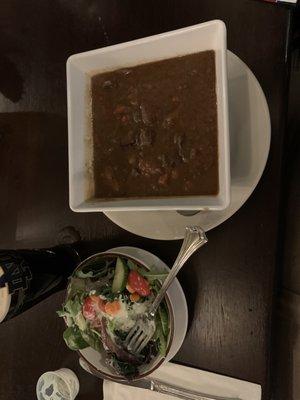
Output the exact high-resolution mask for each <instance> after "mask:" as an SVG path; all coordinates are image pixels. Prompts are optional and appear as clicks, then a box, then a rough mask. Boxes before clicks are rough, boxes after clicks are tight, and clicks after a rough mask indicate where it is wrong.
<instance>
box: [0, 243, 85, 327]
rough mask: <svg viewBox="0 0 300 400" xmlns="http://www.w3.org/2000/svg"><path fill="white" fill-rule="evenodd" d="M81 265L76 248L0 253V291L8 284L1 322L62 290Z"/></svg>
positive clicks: (71, 246)
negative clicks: (7, 298)
mask: <svg viewBox="0 0 300 400" xmlns="http://www.w3.org/2000/svg"><path fill="white" fill-rule="evenodd" d="M79 262H80V257H79V255H78V252H77V250H76V246H73V245H63V246H57V247H53V248H51V249H41V250H0V267H1V268H2V269H3V270H4V275H2V276H1V277H0V287H3V286H4V285H6V284H8V288H9V294H10V296H11V302H10V307H9V310H8V313H7V314H6V317H5V319H4V321H7V320H9V319H10V318H12V317H14V316H16V315H18V314H20V313H22V312H23V311H25V310H27V309H28V308H30V307H32V306H34V305H35V304H37V303H39V302H40V301H42V300H44V299H45V298H46V297H48V296H49V295H51V294H53V293H55V292H57V291H59V290H62V289H64V288H65V287H66V285H67V280H68V277H69V276H70V275H71V274H72V272H73V271H74V269H75V268H76V266H77V265H78V264H79Z"/></svg>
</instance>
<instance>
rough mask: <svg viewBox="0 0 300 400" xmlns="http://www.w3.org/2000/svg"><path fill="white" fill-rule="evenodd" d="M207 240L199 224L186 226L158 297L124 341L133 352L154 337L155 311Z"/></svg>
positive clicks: (141, 348) (139, 349)
mask: <svg viewBox="0 0 300 400" xmlns="http://www.w3.org/2000/svg"><path fill="white" fill-rule="evenodd" d="M206 242H207V237H206V235H205V232H204V231H203V229H201V228H200V227H198V226H187V227H186V228H185V236H184V240H183V243H182V246H181V249H180V251H179V254H178V256H177V258H176V260H175V262H174V265H173V267H172V269H171V271H170V273H169V275H168V276H167V278H166V279H165V281H164V283H163V284H162V286H161V288H160V290H159V292H158V294H157V296H156V298H155V299H154V301H153V303H152V304H151V306H150V308H149V310H148V312H147V313H146V314H144V315H143V316H141V317H140V318H139V319H138V320H137V321H136V324H135V326H134V327H133V328H132V329H131V330H130V331H129V332H128V335H127V337H126V339H125V341H124V345H125V347H126V348H127V349H128V351H130V352H132V353H140V352H141V351H142V350H143V348H144V347H145V346H146V345H147V343H148V342H149V340H150V339H151V338H152V336H153V334H154V332H155V319H154V317H155V313H156V311H157V309H158V306H159V305H160V303H161V301H162V300H163V298H164V296H165V294H166V291H167V290H168V288H169V286H170V285H171V283H172V282H173V280H174V279H175V277H176V275H177V274H178V272H179V271H180V269H181V268H182V267H183V265H184V264H185V262H186V261H187V260H188V259H189V258H190V256H191V255H192V254H193V253H194V252H195V251H196V250H197V249H199V248H200V247H201V246H203V245H204V244H205V243H206Z"/></svg>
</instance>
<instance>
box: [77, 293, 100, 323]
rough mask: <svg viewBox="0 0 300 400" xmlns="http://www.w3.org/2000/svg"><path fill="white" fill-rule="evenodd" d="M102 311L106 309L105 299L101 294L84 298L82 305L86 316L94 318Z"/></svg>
mask: <svg viewBox="0 0 300 400" xmlns="http://www.w3.org/2000/svg"><path fill="white" fill-rule="evenodd" d="M100 311H105V301H104V300H102V299H100V297H99V296H89V297H87V298H86V299H85V300H84V303H83V307H82V313H83V316H84V318H86V319H88V320H93V319H95V318H96V315H97V314H98V313H99V312H100Z"/></svg>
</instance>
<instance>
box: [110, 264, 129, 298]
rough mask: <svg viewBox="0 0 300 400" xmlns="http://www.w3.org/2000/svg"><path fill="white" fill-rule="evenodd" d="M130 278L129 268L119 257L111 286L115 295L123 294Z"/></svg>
mask: <svg viewBox="0 0 300 400" xmlns="http://www.w3.org/2000/svg"><path fill="white" fill-rule="evenodd" d="M127 276H128V267H127V265H126V264H125V262H124V261H123V260H122V259H121V258H120V257H118V258H117V263H116V269H115V275H114V280H113V283H112V286H111V291H112V292H113V293H121V292H123V290H124V289H125V287H126V283H127Z"/></svg>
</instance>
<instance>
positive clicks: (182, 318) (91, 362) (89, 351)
mask: <svg viewBox="0 0 300 400" xmlns="http://www.w3.org/2000/svg"><path fill="white" fill-rule="evenodd" d="M120 255H122V256H123V257H124V258H126V259H130V260H132V261H133V262H135V263H136V264H138V265H140V266H142V267H144V268H146V269H148V270H149V271H151V270H153V269H155V271H159V272H168V271H169V268H168V267H167V266H166V265H165V264H164V263H163V262H162V261H161V260H160V259H159V258H157V257H156V256H154V255H153V254H151V253H149V252H147V251H145V250H142V249H138V248H134V247H119V248H115V249H111V250H109V251H107V252H104V253H97V254H94V255H92V256H91V257H89V258H87V259H86V260H84V261H83V262H81V263H80V264H79V265H78V267H77V268H76V270H75V271H74V273H75V272H77V271H78V270H80V269H82V268H83V267H85V266H87V265H89V263H91V262H93V261H95V259H97V258H105V257H107V256H120ZM165 300H166V304H167V309H168V314H169V337H168V341H167V350H166V356H165V357H162V356H160V355H157V356H156V357H155V358H154V359H153V360H152V361H151V362H150V363H149V364H144V365H142V366H141V367H139V369H140V374H139V375H138V376H137V377H136V378H134V380H136V379H141V378H144V377H145V376H147V375H150V374H152V373H153V372H154V371H155V370H156V369H157V368H158V367H159V366H160V365H162V364H163V363H164V362H166V361H169V360H170V359H171V358H173V357H174V356H175V354H176V353H177V351H178V350H179V348H180V347H181V345H182V342H183V339H184V337H185V334H186V330H187V321H188V312H187V304H186V300H185V296H184V293H183V290H182V288H181V286H180V284H179V282H178V280H177V279H176V280H175V281H174V282H173V284H172V285H171V286H170V288H169V289H168V291H167V294H166V297H165ZM99 340H100V339H99ZM78 353H79V355H80V358H81V359H83V361H84V362H85V363H86V364H87V366H88V368H89V370H90V371H91V372H92V373H93V374H94V375H97V376H99V377H100V378H103V379H110V380H114V381H119V382H122V381H125V380H126V378H125V377H124V376H121V375H119V374H117V373H116V372H114V371H113V369H112V368H111V367H110V366H109V365H107V362H106V358H107V355H106V352H105V350H104V348H103V347H101V350H100V351H96V350H95V349H93V348H92V347H87V348H85V349H83V350H78Z"/></svg>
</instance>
